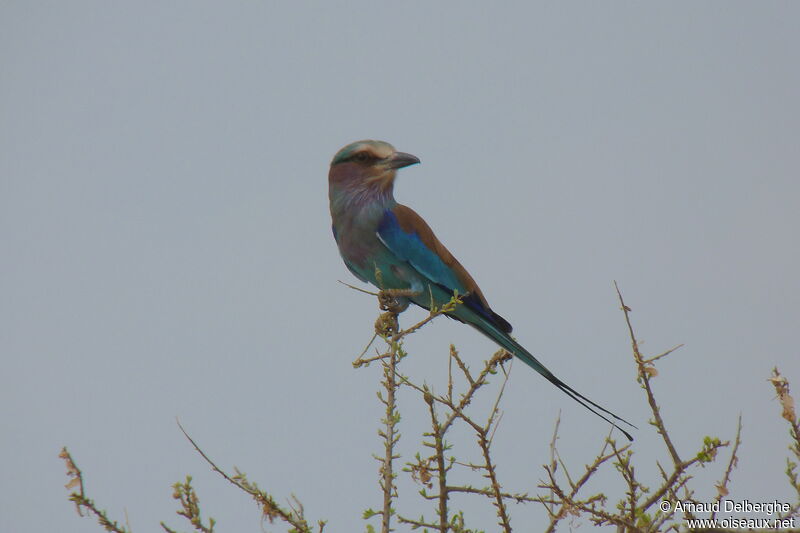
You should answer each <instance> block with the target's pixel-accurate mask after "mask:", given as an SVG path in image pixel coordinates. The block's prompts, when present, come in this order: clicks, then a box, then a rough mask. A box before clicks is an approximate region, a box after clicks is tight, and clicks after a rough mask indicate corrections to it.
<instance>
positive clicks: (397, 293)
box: [378, 289, 420, 315]
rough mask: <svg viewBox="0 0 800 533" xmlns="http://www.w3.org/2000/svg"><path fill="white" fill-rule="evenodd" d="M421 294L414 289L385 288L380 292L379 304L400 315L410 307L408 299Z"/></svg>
mask: <svg viewBox="0 0 800 533" xmlns="http://www.w3.org/2000/svg"><path fill="white" fill-rule="evenodd" d="M419 294H420V292H419V291H415V290H414V289H383V290H381V291H380V292H379V293H378V305H379V306H380V308H381V309H383V310H384V311H389V312H390V313H394V314H396V315H399V314H400V313H402V312H403V311H405V310H406V309H407V308H408V304H409V303H410V302H409V301H408V299H409V298H411V297H413V296H419Z"/></svg>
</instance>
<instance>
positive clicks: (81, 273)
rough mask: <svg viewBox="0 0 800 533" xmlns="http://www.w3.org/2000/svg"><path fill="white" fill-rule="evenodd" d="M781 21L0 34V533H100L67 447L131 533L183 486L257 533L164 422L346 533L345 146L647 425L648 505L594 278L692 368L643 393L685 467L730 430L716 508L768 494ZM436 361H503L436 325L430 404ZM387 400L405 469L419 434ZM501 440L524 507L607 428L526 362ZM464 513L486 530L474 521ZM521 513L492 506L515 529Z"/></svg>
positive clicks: (203, 26) (112, 12) (366, 405)
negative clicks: (554, 458) (78, 504)
mask: <svg viewBox="0 0 800 533" xmlns="http://www.w3.org/2000/svg"><path fill="white" fill-rule="evenodd" d="M798 20H800V6H799V5H798V4H797V3H791V2H766V3H765V2H759V3H754V2H749V3H745V2H703V3H688V2H686V3H669V4H666V3H664V4H660V5H654V4H651V3H647V4H645V3H610V4H609V3H553V2H547V3H540V2H536V3H530V2H524V3H522V2H520V3H516V4H512V3H505V4H502V5H498V4H497V3H494V4H489V3H480V4H479V3H474V2H473V3H466V4H465V3H461V2H458V3H456V2H446V3H436V4H430V3H422V2H419V3H411V4H396V3H395V4H391V5H390V4H388V3H374V2H365V3H355V2H350V3H347V4H346V5H339V6H334V5H332V4H329V3H322V2H316V3H299V2H285V3H274V2H239V3H236V2H225V3H210V2H202V1H201V2H173V3H167V4H165V3H163V2H153V1H144V2H128V3H121V2H116V3H112V4H110V3H108V2H101V1H97V2H83V1H78V2H12V1H7V2H3V3H2V4H1V5H0V246H2V253H0V291H2V294H3V302H4V303H3V305H2V306H0V353H1V354H2V356H0V357H2V363H3V365H2V367H3V370H2V372H0V456H1V457H3V463H4V472H3V481H2V483H0V531H3V532H9V533H10V532H27V531H42V530H45V529H53V527H57V529H58V530H59V531H61V532H67V533H69V532H78V531H81V532H83V531H100V528H99V527H98V526H96V525H94V524H92V523H89V521H88V520H87V519H81V518H79V517H78V516H77V515H76V514H75V512H74V509H73V507H72V505H71V504H70V503H69V502H68V501H67V490H65V489H64V483H66V481H67V480H66V478H65V476H64V467H63V464H62V463H61V462H60V461H59V460H58V458H57V454H58V451H59V449H60V447H61V446H63V445H67V446H69V448H70V450H71V451H72V452H73V454H74V456H75V459H76V460H77V461H78V464H79V466H81V467H82V468H83V469H84V472H85V475H86V477H87V488H88V490H89V491H90V495H91V496H92V497H94V498H96V500H97V502H98V504H99V505H101V506H102V507H103V508H105V509H107V510H108V511H109V512H110V513H111V514H112V515H113V516H114V517H116V518H117V519H124V511H125V510H127V513H128V516H129V517H130V521H131V525H132V526H133V528H134V530H135V531H138V532H143V531H155V530H157V529H158V522H159V521H160V520H166V521H167V522H168V523H169V524H171V525H172V526H174V527H179V528H181V529H187V528H186V527H185V526H184V524H182V523H181V522H180V520H179V519H178V517H177V516H175V515H174V510H175V508H176V507H175V504H174V502H173V501H172V500H171V498H170V494H171V490H170V485H171V484H172V483H174V482H175V481H178V480H181V479H182V478H183V476H185V475H186V474H191V475H193V476H194V477H195V485H196V487H197V489H198V491H199V495H200V498H201V501H202V503H203V510H204V512H205V513H206V514H207V515H209V514H210V515H211V516H214V517H215V518H216V519H217V520H218V523H219V526H218V528H219V530H220V531H261V529H260V528H261V526H260V516H259V513H258V511H257V509H256V508H255V507H254V505H253V504H252V503H251V502H250V501H249V500H248V499H247V498H246V497H245V496H244V495H243V494H241V493H238V492H237V491H235V490H234V489H232V488H231V487H230V486H228V485H227V484H226V483H225V482H224V481H223V480H221V479H220V478H219V477H218V476H215V475H214V474H213V473H211V472H210V471H209V469H208V468H207V466H206V465H205V464H204V463H203V462H202V460H201V459H200V458H199V457H198V456H197V454H195V453H194V452H193V451H192V450H191V448H190V446H189V445H188V443H187V442H186V441H185V439H184V438H183V436H182V435H181V434H180V433H179V431H178V429H177V427H176V425H175V417H176V416H178V417H180V419H181V420H182V422H183V423H184V425H185V427H186V428H187V430H188V431H189V432H190V433H191V434H192V435H193V436H194V437H195V438H196V439H197V440H198V442H199V443H200V444H201V445H203V446H204V448H205V449H206V451H207V452H208V453H209V454H210V455H211V456H212V457H213V458H215V459H216V460H217V461H218V462H219V463H220V465H221V466H226V467H232V466H233V465H236V466H238V467H240V468H241V469H243V470H244V471H246V472H247V473H248V474H249V475H250V477H251V478H252V479H253V480H256V481H258V482H259V483H260V484H261V485H262V486H263V487H264V488H267V489H269V490H270V491H272V492H273V494H275V495H276V496H277V497H279V498H284V497H287V496H288V495H289V494H291V493H294V494H296V495H297V496H298V497H299V498H300V499H301V500H302V501H303V502H304V504H305V506H306V512H307V514H308V515H309V517H310V518H313V519H318V518H325V519H328V520H330V523H329V529H330V531H355V530H363V528H364V524H363V521H362V520H361V518H360V515H361V512H362V511H363V509H364V508H366V507H368V506H373V507H374V506H377V505H379V502H380V497H379V494H378V492H377V484H376V483H377V464H376V463H375V461H374V460H373V459H372V457H371V454H372V453H374V452H378V451H380V446H381V445H380V442H379V441H378V439H377V436H376V429H377V423H378V420H379V418H380V416H381V413H380V406H379V404H378V403H377V402H376V400H375V390H376V388H377V382H378V378H379V368H378V367H376V366H373V367H371V368H369V369H366V370H359V371H356V370H353V369H352V367H351V365H350V362H351V361H352V360H353V359H354V358H355V356H356V355H358V353H359V351H360V350H361V349H362V348H363V346H364V344H365V343H366V341H367V340H368V339H369V337H370V334H371V327H372V323H373V320H374V317H375V315H376V312H377V309H376V306H375V302H374V301H373V300H372V299H371V298H369V297H367V296H364V295H361V294H358V293H356V292H354V291H351V290H349V289H346V288H345V287H343V286H342V285H340V284H339V283H337V279H341V280H343V281H348V282H355V281H354V280H353V278H352V276H351V275H350V274H349V272H347V270H346V269H345V267H344V266H343V264H342V262H341V260H340V258H339V256H338V253H337V251H336V246H335V244H334V241H333V239H332V237H331V232H330V227H329V225H330V219H329V215H328V207H327V182H326V179H327V167H328V163H329V161H330V158H331V157H332V155H333V154H334V153H335V152H336V151H337V150H338V149H339V148H340V147H341V146H343V145H344V144H346V143H348V142H350V141H353V140H357V139H362V138H378V139H383V140H386V141H389V142H391V143H393V144H394V145H395V146H396V147H397V148H398V149H399V150H402V151H406V152H411V153H413V154H415V155H417V156H418V157H419V158H420V159H421V160H422V165H420V166H415V167H411V168H408V169H404V170H402V171H401V172H400V177H399V180H398V182H397V188H396V195H397V197H398V199H399V200H400V201H401V202H403V203H406V204H408V205H410V206H412V207H414V209H416V210H417V211H418V212H420V213H421V214H422V215H423V216H424V217H425V218H426V219H427V221H428V222H429V223H430V224H431V226H432V227H433V228H434V229H435V231H436V232H437V234H438V236H439V237H440V238H441V239H442V241H444V242H445V243H446V244H447V246H448V247H449V248H450V250H451V251H452V252H453V253H454V254H455V255H456V256H457V257H458V258H459V259H460V260H461V262H462V263H463V264H464V265H465V266H466V267H467V268H468V269H469V270H470V272H471V273H472V274H473V276H474V277H475V278H476V279H477V281H478V282H479V283H480V285H481V287H482V288H483V291H484V292H485V293H486V295H487V297H488V299H489V301H490V302H491V304H492V306H493V307H494V308H495V310H496V311H497V312H499V313H500V314H501V315H503V316H504V317H505V318H507V319H508V320H509V321H510V322H511V323H512V324H513V325H514V327H515V334H516V336H517V338H518V340H520V341H521V342H522V343H523V344H524V345H525V346H527V347H528V348H529V349H530V350H531V351H532V352H533V353H535V354H538V355H540V356H541V358H542V360H543V361H544V362H545V364H547V365H548V366H549V367H550V368H551V369H552V370H553V371H554V372H555V373H556V374H557V375H559V376H560V377H562V378H563V379H564V380H565V381H567V382H568V383H569V384H571V385H572V386H573V387H575V388H576V389H578V390H580V391H581V392H583V393H585V394H586V395H587V396H589V397H591V398H593V399H594V400H596V401H598V402H600V403H602V404H603V405H606V406H608V407H609V408H611V409H612V410H614V411H616V412H618V413H620V414H621V415H623V416H624V417H626V418H628V419H629V420H631V421H633V422H634V423H637V424H638V425H639V427H640V430H639V431H637V432H636V434H635V436H636V441H635V443H634V450H635V451H636V459H637V460H638V461H639V462H638V463H637V464H638V470H637V471H638V472H640V474H641V475H642V477H643V480H644V481H645V482H650V483H652V484H655V482H656V480H657V475H658V474H657V470H656V468H655V465H654V462H655V460H662V461H663V460H665V459H666V455H665V451H664V449H663V446H662V445H661V444H660V441H659V439H658V438H657V436H656V435H655V432H654V431H653V430H652V428H651V427H650V426H649V425H648V424H647V419H648V410H647V405H646V403H645V401H644V398H643V395H642V392H641V390H640V389H639V387H638V385H637V383H636V382H635V373H634V368H633V365H632V362H631V357H630V354H629V343H628V340H627V333H626V329H625V325H624V321H623V317H622V315H621V313H620V312H619V310H618V306H617V302H616V299H615V298H616V297H615V293H614V291H613V286H612V280H615V279H616V280H617V281H618V282H619V284H620V286H621V288H622V290H623V293H624V295H625V297H626V300H627V302H628V303H629V305H630V306H631V307H632V308H633V310H634V311H633V314H632V318H633V320H634V325H635V327H636V328H637V332H638V334H639V336H640V338H641V339H642V340H643V341H645V344H644V345H643V348H644V349H645V350H647V351H649V352H650V353H658V352H660V351H663V350H665V349H667V348H670V347H672V346H673V345H675V344H678V343H685V345H686V346H685V347H684V348H683V349H681V350H680V351H678V352H677V353H675V354H674V355H673V356H672V357H670V358H669V359H667V360H666V361H664V362H663V363H662V364H661V365H660V371H661V374H660V375H659V377H658V378H657V379H656V380H655V382H654V385H655V387H656V392H657V394H658V397H659V398H660V400H661V403H662V408H663V415H664V417H665V419H666V421H667V423H668V424H669V426H670V427H671V428H673V436H674V438H675V441H676V445H677V446H679V448H680V450H681V451H682V452H683V453H684V454H687V455H688V454H691V453H694V452H695V451H696V448H697V447H698V446H699V444H700V442H701V441H702V438H703V437H704V436H705V435H707V434H711V435H715V436H719V437H721V438H723V439H727V438H732V437H733V435H734V432H735V426H736V417H737V416H738V414H739V413H740V412H741V413H742V416H743V421H744V432H743V441H744V442H743V445H742V448H741V461H740V465H739V469H738V470H737V471H736V473H735V474H734V479H733V483H732V486H731V489H732V496H734V497H737V498H749V499H750V500H753V501H760V500H773V499H778V500H781V499H786V498H788V497H789V496H790V492H789V488H788V485H787V484H786V482H785V478H784V476H783V474H782V472H783V469H784V468H785V457H786V454H787V450H786V445H787V442H788V441H787V436H786V430H785V427H784V423H783V421H782V420H781V419H780V418H779V416H778V411H779V407H778V405H777V403H776V402H775V401H774V394H773V391H772V389H771V387H770V386H769V385H768V384H767V382H766V378H767V377H768V375H769V372H770V370H771V368H772V367H773V366H775V365H778V366H779V367H780V368H781V369H782V370H783V371H784V373H785V374H786V375H787V376H788V377H789V378H790V379H792V380H793V381H794V385H795V391H796V392H797V393H799V394H800V357H798V351H800V350H799V349H798V341H797V335H798V329H799V328H798V326H799V325H800V284H799V283H798V272H800V247H798V237H797V233H798V228H799V227H800V210H799V209H798V203H800V202H799V198H800V186H798V169H800V107H799V106H798V97H797V95H798V88H799V87H800V61H798V50H800V32H798V31H797V21H798ZM420 316H422V314H421V312H419V311H415V312H413V313H412V315H411V317H404V318H403V320H404V321H408V320H410V319H411V318H418V317H420ZM451 342H453V343H455V344H456V345H457V346H458V347H459V348H460V350H461V353H462V355H463V356H464V357H465V358H466V359H467V360H468V361H469V362H470V363H471V364H472V365H473V367H476V368H477V367H479V366H480V364H481V361H482V360H483V359H485V358H487V357H488V356H489V355H490V354H491V353H492V352H493V351H494V349H495V348H494V346H492V345H491V344H490V343H489V342H488V341H487V340H485V339H484V338H483V337H481V336H480V335H479V334H478V333H476V332H475V331H473V330H471V329H469V328H467V327H464V326H462V325H460V324H456V323H453V322H451V321H447V320H439V321H437V322H436V323H434V324H433V325H432V326H430V327H429V328H427V329H426V330H423V331H422V332H421V333H419V334H418V335H415V336H413V337H412V338H411V339H410V340H409V342H408V344H407V346H406V348H407V350H408V351H409V352H410V353H411V354H412V355H411V358H410V359H409V360H408V361H407V363H406V365H407V366H406V370H407V371H408V372H409V373H410V374H411V375H413V376H417V377H418V378H419V379H427V380H428V381H429V382H430V383H432V384H434V385H435V384H437V383H441V382H442V381H441V380H442V378H443V376H444V375H445V371H446V368H447V347H448V345H449V343H451ZM401 401H402V402H403V403H402V404H401V412H402V414H403V416H404V419H403V423H402V426H401V430H402V432H403V440H402V444H401V449H400V452H401V453H403V456H404V458H407V459H410V458H411V455H412V454H413V453H414V452H415V451H416V450H417V446H416V444H417V443H418V441H419V438H418V437H417V435H418V432H419V431H420V430H421V428H423V427H424V424H425V423H426V420H427V419H426V415H425V412H424V410H422V409H421V404H420V402H419V401H418V400H417V399H416V398H413V397H412V396H410V395H408V394H405V395H404V396H403V397H402V398H401ZM504 409H505V414H504V418H503V421H502V426H501V428H500V431H499V433H498V436H497V437H496V442H495V447H496V454H497V462H498V464H499V467H500V470H499V475H500V478H501V481H502V482H503V483H504V484H505V485H506V487H507V488H508V489H509V490H514V491H525V490H529V491H534V490H535V487H536V485H537V484H538V482H539V479H540V478H542V476H543V473H542V470H541V467H540V465H541V464H543V463H545V462H546V461H547V460H548V444H549V440H550V434H551V431H552V426H553V421H554V420H555V418H556V416H557V413H558V411H559V409H560V410H561V411H562V423H561V440H560V447H561V450H562V454H563V456H564V458H565V460H567V462H568V463H569V464H572V465H573V467H574V468H575V469H576V470H578V469H580V467H581V465H582V464H583V463H584V462H585V461H589V460H591V459H592V458H593V457H594V455H595V454H596V453H597V451H598V448H599V445H600V442H601V441H602V439H603V437H604V436H605V434H606V432H607V425H606V424H604V423H603V422H602V421H601V420H599V419H597V418H596V417H594V416H592V415H591V414H590V413H588V412H586V411H585V410H583V409H582V408H581V407H580V406H578V405H577V404H575V403H574V402H572V401H571V400H570V399H569V398H567V397H566V396H564V395H563V394H562V393H560V392H559V391H557V390H556V389H555V388H554V387H552V386H551V385H549V384H548V383H547V382H545V381H544V380H543V379H542V378H541V377H540V376H538V375H536V374H535V373H533V372H532V371H530V370H528V369H527V368H524V367H523V366H522V365H516V367H515V368H514V372H513V375H512V378H511V380H510V383H509V386H508V390H507V393H506V397H505V401H504ZM721 471H722V466H721V465H719V466H715V467H712V468H706V469H705V470H704V471H703V472H701V473H700V476H699V477H698V487H701V488H702V490H701V492H700V493H699V496H701V497H708V496H710V495H711V494H713V481H715V480H716V479H718V478H719V475H720V473H721ZM612 479H615V477H614V476H608V477H607V478H600V479H599V481H598V483H597V484H596V485H595V487H594V488H595V490H604V491H606V492H608V493H615V492H616V493H618V492H619V486H618V484H616V483H617V482H616V481H614V482H612V481H610V480H612ZM401 490H402V491H404V492H403V494H404V495H407V496H408V497H409V499H408V500H404V501H405V502H407V503H406V504H405V505H404V504H402V503H401V506H400V512H404V513H406V514H410V515H412V516H416V515H418V514H419V512H418V510H421V509H423V508H422V507H420V504H419V502H418V499H417V498H416V496H415V491H416V488H415V487H413V486H412V485H410V484H408V483H405V482H404V483H403V484H402V485H401ZM703 491H705V492H703ZM454 507H457V508H458V507H461V508H466V509H467V510H468V513H467V519H468V520H469V521H470V523H471V524H473V527H483V528H488V529H490V530H493V529H494V526H493V524H494V522H495V518H494V516H493V514H494V513H493V510H492V509H491V508H490V507H489V506H488V505H486V506H484V504H483V502H481V503H480V505H476V503H475V500H473V499H465V500H457V501H456V503H455V504H454ZM427 514H428V515H430V516H432V512H431V511H429V510H428V511H427ZM545 517H546V515H545V512H544V510H543V509H542V508H539V507H534V506H530V507H527V508H522V507H512V520H513V523H514V524H515V525H516V526H518V528H519V530H522V531H535V530H538V529H540V525H541V524H542V523H543V522H544V520H545ZM268 529H270V530H275V531H279V530H281V528H280V527H278V526H269V527H268Z"/></svg>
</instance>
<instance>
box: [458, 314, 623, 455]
mask: <svg viewBox="0 0 800 533" xmlns="http://www.w3.org/2000/svg"><path fill="white" fill-rule="evenodd" d="M473 326H475V328H476V329H477V330H478V331H480V332H481V333H483V334H484V335H486V336H487V337H489V338H490V339H492V340H493V341H494V342H496V343H498V344H499V345H500V346H502V347H503V348H505V349H506V350H508V351H509V352H511V353H512V354H514V355H515V356H517V357H518V358H520V359H521V360H522V362H523V363H525V364H526V365H528V366H529V367H531V368H532V369H534V370H536V371H537V372H538V373H539V374H541V375H542V376H544V378H545V379H546V380H547V381H549V382H550V383H552V384H553V385H555V386H556V387H558V388H559V389H561V390H562V391H563V392H564V394H566V395H567V396H569V397H570V398H572V399H573V400H575V401H576V402H578V403H579V404H581V405H582V406H584V407H585V408H586V409H588V410H589V411H591V412H592V413H594V414H595V415H597V416H599V417H600V418H602V419H603V420H605V421H606V422H608V423H609V424H611V425H612V426H614V427H615V428H617V429H618V430H620V431H621V432H622V433H623V435H625V436H626V437H628V440H630V441H632V440H633V437H631V435H630V433H628V432H627V431H625V430H624V429H622V428H621V427H619V425H618V424H617V423H616V422H614V420H618V421H619V422H622V423H624V424H627V425H629V426H630V427H632V428H634V429H638V428H637V427H636V426H634V425H633V424H631V423H630V422H628V421H627V420H625V419H624V418H622V417H620V416H617V415H616V414H614V413H612V412H611V411H609V410H608V409H606V408H605V407H602V406H600V405H598V404H596V403H595V402H593V401H592V400H590V399H589V398H587V397H586V396H584V395H583V394H581V393H580V392H578V391H576V390H575V389H573V388H572V387H570V386H569V385H567V384H566V383H564V382H563V381H561V380H560V379H558V378H557V377H556V376H555V375H554V374H553V373H552V372H550V370H548V369H547V367H545V366H544V365H543V364H542V363H540V362H539V360H538V359H536V357H534V356H533V354H531V353H530V352H529V351H528V350H526V349H525V348H524V347H522V345H520V344H519V343H518V342H517V341H515V340H514V339H512V338H511V336H510V335H509V334H507V333H504V332H502V331H500V330H499V329H498V328H497V327H495V326H494V325H492V324H487V323H485V322H484V323H481V324H480V325H477V324H473ZM598 410H599V411H602V413H605V415H604V414H602V413H601V412H598ZM606 415H608V416H606ZM608 417H611V418H613V419H614V420H611V419H610V418H608Z"/></svg>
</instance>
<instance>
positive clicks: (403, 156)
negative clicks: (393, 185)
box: [385, 152, 420, 169]
mask: <svg viewBox="0 0 800 533" xmlns="http://www.w3.org/2000/svg"><path fill="white" fill-rule="evenodd" d="M419 162H420V161H419V158H418V157H417V156H415V155H411V154H407V153H405V152H395V153H393V154H392V156H391V157H390V158H389V159H387V160H386V163H385V165H386V166H387V167H389V168H392V169H397V168H403V167H407V166H409V165H416V164H417V163H419Z"/></svg>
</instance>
